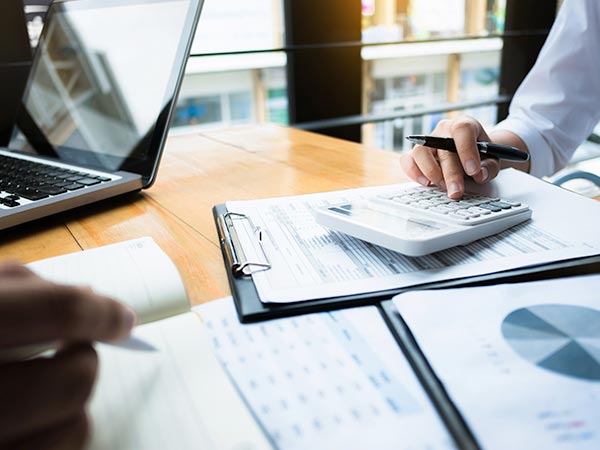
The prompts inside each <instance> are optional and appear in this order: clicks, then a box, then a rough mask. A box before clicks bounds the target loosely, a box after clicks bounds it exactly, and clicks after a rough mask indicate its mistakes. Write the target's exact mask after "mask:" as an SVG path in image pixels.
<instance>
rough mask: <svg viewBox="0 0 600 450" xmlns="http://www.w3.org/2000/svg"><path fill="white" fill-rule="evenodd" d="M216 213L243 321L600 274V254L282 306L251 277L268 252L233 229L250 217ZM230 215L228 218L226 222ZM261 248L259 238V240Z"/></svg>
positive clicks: (218, 209) (220, 208)
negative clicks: (254, 249) (421, 292)
mask: <svg viewBox="0 0 600 450" xmlns="http://www.w3.org/2000/svg"><path fill="white" fill-rule="evenodd" d="M213 216H214V219H215V224H216V227H217V232H218V235H219V242H220V246H221V252H222V254H223V261H224V264H225V270H226V271H227V279H228V281H229V287H230V288H231V295H232V296H233V300H234V303H235V307H236V310H237V314H238V317H239V319H240V322H242V323H251V322H260V321H263V320H269V319H276V318H281V317H289V316H293V315H299V314H307V313H313V312H323V311H331V310H334V309H341V308H349V307H353V306H364V305H377V304H379V303H380V302H382V301H386V300H390V299H391V298H392V297H394V296H395V295H397V294H400V293H402V292H407V291H411V290H416V289H442V288H456V287H470V286H485V285H490V284H498V283H518V282H524V281H535V280H542V279H549V278H558V277H564V276H574V275H587V274H594V273H600V255H594V256H586V257H581V258H574V259H568V260H563V261H557V262H550V263H543V264H538V265H532V266H527V267H522V268H516V269H509V270H506V271H502V272H494V273H490V274H484V275H476V276H472V277H466V278H457V279H452V280H445V281H436V282H432V283H424V284H420V285H415V286H409V287H403V288H399V289H392V290H387V291H380V292H369V293H364V294H354V295H348V296H342V297H331V298H321V299H315V300H307V301H302V302H294V303H284V304H266V303H262V302H261V301H260V297H259V295H258V291H257V290H256V287H255V285H254V282H253V281H252V276H251V275H252V272H253V271H255V270H269V267H270V262H269V261H268V258H267V255H264V257H265V259H264V260H262V261H252V260H248V259H247V258H246V253H244V249H243V248H241V245H240V243H239V239H237V236H236V235H235V230H233V227H232V222H231V221H232V220H234V219H235V220H248V218H247V217H246V216H243V215H240V214H236V213H234V212H230V211H228V210H227V207H226V205H225V204H220V205H216V206H215V207H214V208H213ZM228 219H229V220H228ZM249 224H250V226H251V227H253V228H255V235H256V239H257V240H258V241H260V229H256V227H254V226H253V225H252V223H251V221H250V222H249ZM257 244H258V247H259V248H260V247H261V246H260V242H257Z"/></svg>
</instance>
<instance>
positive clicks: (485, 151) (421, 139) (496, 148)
mask: <svg viewBox="0 0 600 450" xmlns="http://www.w3.org/2000/svg"><path fill="white" fill-rule="evenodd" d="M406 139H407V140H409V141H410V142H412V143H413V144H417V145H424V146H426V147H431V148H439V149H440V150H448V151H451V152H456V145H455V144H454V139H452V138H444V137H438V136H407V137H406ZM477 149H478V150H479V153H480V154H481V155H485V156H491V157H492V158H498V159H504V160H506V161H516V162H525V161H529V153H527V152H524V151H523V150H520V149H518V148H516V147H510V146H508V145H500V144H494V143H492V142H477Z"/></svg>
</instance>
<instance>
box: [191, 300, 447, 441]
mask: <svg viewBox="0 0 600 450" xmlns="http://www.w3.org/2000/svg"><path fill="white" fill-rule="evenodd" d="M194 310H195V311H197V312H199V313H200V314H201V315H202V317H203V318H204V322H205V325H206V329H207V332H208V334H209V337H210V339H211V344H212V346H213V349H214V351H215V353H216V355H217V357H218V358H219V359H220V360H221V362H222V364H223V366H224V367H225V369H226V370H227V372H228V373H229V374H230V375H231V377H232V379H233V381H234V382H235V383H236V385H237V387H238V389H239V391H240V392H241V394H242V395H243V396H244V398H245V400H246V402H247V403H248V405H249V406H250V408H252V410H253V411H254V414H255V415H256V417H257V418H258V419H259V421H260V422H261V423H262V426H263V427H264V428H265V430H266V431H267V432H268V434H269V435H270V436H271V439H272V441H273V442H274V444H275V445H276V446H277V448H279V449H282V450H301V449H302V450H305V449H310V450H333V449H344V450H353V449H356V450H359V449H360V450H364V449H378V450H386V449H390V450H392V449H393V450H403V449H406V450H408V449H411V450H413V449H414V450H426V449H428V450H438V449H452V448H455V447H454V444H453V441H452V440H451V437H450V435H449V434H448V433H447V431H446V430H445V428H444V426H443V425H442V422H441V420H440V419H439V417H438V415H437V413H436V412H435V410H434V408H433V406H432V404H431V402H430V401H429V399H428V397H427V396H426V394H425V392H424V390H423V388H422V387H421V385H420V384H419V382H418V381H417V379H416V377H415V375H414V373H413V371H412V369H411V368H410V365H409V364H408V361H407V360H406V358H405V357H404V355H403V354H402V352H401V351H400V349H399V347H398V345H397V344H396V341H395V340H394V338H393V337H392V335H391V334H390V332H389V330H388V329H387V327H386V325H385V323H384V322H383V319H382V318H381V316H380V315H379V312H378V311H377V309H376V308H375V307H363V308H354V309H349V310H342V311H336V312H332V313H320V314H309V315H304V316H299V317H293V318H288V319H279V320H273V321H269V322H263V323H258V324H250V325H241V324H240V323H239V322H238V320H237V317H236V314H235V309H234V307H233V302H232V301H231V298H228V299H224V300H221V301H215V302H210V303H207V304H204V305H201V306H198V307H196V308H194Z"/></svg>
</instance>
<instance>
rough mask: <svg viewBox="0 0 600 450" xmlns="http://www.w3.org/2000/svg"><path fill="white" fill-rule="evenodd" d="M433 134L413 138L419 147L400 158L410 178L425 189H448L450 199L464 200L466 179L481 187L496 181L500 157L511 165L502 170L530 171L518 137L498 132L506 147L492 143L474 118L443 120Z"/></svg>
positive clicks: (495, 135)
mask: <svg viewBox="0 0 600 450" xmlns="http://www.w3.org/2000/svg"><path fill="white" fill-rule="evenodd" d="M432 134H433V135H435V136H414V137H412V138H416V139H415V140H416V141H417V142H416V143H417V144H418V145H416V146H415V147H414V148H413V149H412V150H411V151H410V152H408V153H405V154H403V155H402V156H401V158H400V164H401V166H402V169H403V170H404V172H405V173H406V174H407V175H408V177H409V178H411V179H412V180H415V181H417V182H418V183H420V184H422V185H424V186H428V185H431V184H433V185H437V186H439V187H441V188H442V189H446V190H447V191H448V197H450V198H455V199H458V198H461V197H462V195H463V193H464V189H465V188H464V186H465V185H464V177H465V175H466V176H469V177H471V179H473V180H474V181H475V182H476V183H479V184H481V183H485V182H488V181H490V180H492V179H493V178H495V177H496V176H497V175H498V172H499V171H500V168H501V162H500V160H499V159H498V158H499V157H500V158H502V159H503V160H505V161H510V162H508V163H507V162H505V163H504V164H503V165H502V166H505V165H507V164H508V165H513V166H515V167H517V168H519V169H524V170H527V169H528V159H529V155H528V153H527V152H524V151H522V150H521V149H522V148H525V144H524V143H523V142H522V141H521V139H520V138H519V137H518V136H516V135H514V134H512V133H510V132H502V131H499V132H495V133H494V138H495V139H494V141H499V142H502V144H505V145H497V144H495V143H492V142H491V141H492V139H491V138H490V137H489V136H488V134H487V133H486V132H485V130H484V129H483V127H482V126H481V124H480V123H479V122H477V121H476V120H475V119H473V118H471V117H468V116H463V117H460V118H458V119H455V120H442V121H440V122H439V123H438V125H437V126H436V128H435V130H434V131H433V133H432ZM440 137H446V139H441V138H440ZM515 147H517V148H515Z"/></svg>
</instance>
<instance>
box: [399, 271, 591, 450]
mask: <svg viewBox="0 0 600 450" xmlns="http://www.w3.org/2000/svg"><path fill="white" fill-rule="evenodd" d="M598 287H600V275H591V276H585V277H575V278H561V279H556V280H545V281H537V282H531V283H520V284H504V285H499V286H486V287H477V288H468V289H464V288H463V289H460V290H459V289H448V290H445V289H443V290H436V291H414V292H408V293H405V294H400V295H398V296H396V297H395V298H394V303H395V305H396V307H397V308H398V311H399V312H400V314H401V315H402V318H403V319H404V320H405V322H406V323H407V325H408V326H409V327H410V330H411V332H412V335H413V336H414V338H415V339H416V341H417V343H418V344H419V347H420V349H421V350H422V351H423V353H424V355H425V357H426V358H427V360H428V361H429V364H430V365H431V367H432V369H433V370H434V372H435V373H436V375H437V376H438V378H439V379H440V380H441V382H442V383H443V385H444V388H445V389H446V392H447V393H448V395H449V396H450V398H451V400H452V402H453V403H454V405H455V406H456V407H457V408H458V409H459V411H460V413H461V415H462V416H463V418H464V419H465V421H466V422H467V424H468V425H469V426H470V429H471V431H472V432H473V434H474V435H475V438H476V439H477V441H478V442H479V443H480V445H481V447H482V448H485V449H489V450H503V449H517V448H519V449H525V448H527V449H534V448H537V449H544V450H597V449H599V448H600V406H599V405H600V309H599V307H600V303H599V302H598ZM457 349H459V351H457Z"/></svg>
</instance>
